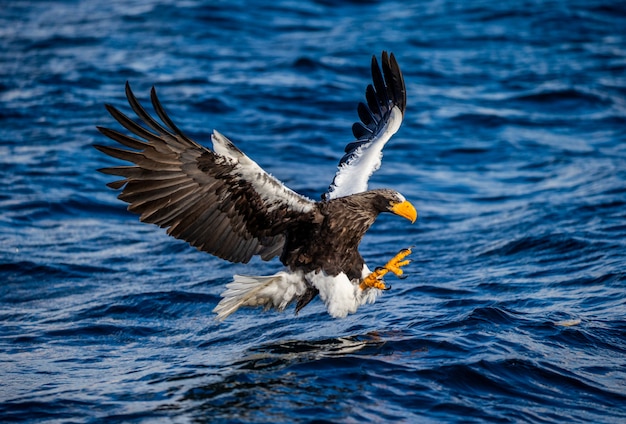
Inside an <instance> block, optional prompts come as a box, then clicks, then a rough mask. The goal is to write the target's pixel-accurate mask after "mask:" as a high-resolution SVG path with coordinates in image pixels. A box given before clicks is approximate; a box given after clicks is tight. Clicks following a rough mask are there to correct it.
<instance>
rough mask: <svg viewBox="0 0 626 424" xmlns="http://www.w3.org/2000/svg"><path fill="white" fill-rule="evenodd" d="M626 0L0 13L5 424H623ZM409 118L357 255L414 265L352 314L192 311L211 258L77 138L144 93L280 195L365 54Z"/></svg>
mask: <svg viewBox="0 0 626 424" xmlns="http://www.w3.org/2000/svg"><path fill="white" fill-rule="evenodd" d="M624 28H626V7H625V6H624V3H623V2H621V1H576V0H572V1H543V2H539V1H509V0H504V1H498V2H489V1H475V2H455V1H420V2H412V3H411V2H401V1H398V2H395V1H390V2H378V1H368V2H331V1H322V0H320V1H288V0H278V1H275V2H260V1H259V2H255V1H233V2H217V1H216V2H212V1H211V2H209V1H206V2H199V1H181V2H176V3H174V2H159V1H118V0H112V1H108V2H96V1H49V2H30V1H13V2H9V3H8V4H5V5H4V6H3V7H2V8H1V10H0V120H1V122H2V125H0V178H1V181H2V182H1V186H0V187H1V191H0V211H1V213H0V280H1V286H0V416H1V417H2V418H1V421H3V422H16V421H31V422H37V423H45V422H72V423H79V422H97V421H106V422H146V423H147V422H155V421H159V420H160V421H162V422H306V421H314V420H316V422H362V421H370V422H390V421H403V422H482V421H488V422H537V423H544V422H581V423H583V422H584V423H587V422H614V423H617V422H624V420H626V406H625V405H626V291H625V288H626V31H625V30H624ZM383 49H385V50H390V51H393V52H394V53H395V54H396V56H397V58H398V60H399V62H400V65H401V67H402V69H403V71H404V74H405V79H406V83H407V91H408V108H407V114H406V119H405V122H404V124H403V126H402V128H401V130H400V132H399V133H398V134H397V135H396V137H395V138H394V139H393V140H392V142H391V143H389V145H388V146H387V148H386V150H385V158H384V161H383V166H382V168H381V169H380V170H379V171H378V173H376V174H375V175H374V177H373V179H372V184H371V185H372V186H374V187H382V186H388V187H394V188H396V189H398V190H400V191H401V192H402V193H403V194H405V196H406V197H407V198H408V199H410V200H411V201H412V202H413V203H414V204H415V205H416V206H417V208H418V210H419V211H420V218H419V220H418V222H417V223H416V224H415V225H413V226H410V225H409V224H408V223H407V222H406V221H404V220H401V219H398V218H397V217H393V216H381V217H380V219H379V220H378V221H377V223H376V224H375V225H374V227H372V229H371V231H370V232H369V233H368V235H367V236H366V238H365V240H364V242H363V244H362V246H361V250H362V253H363V255H364V256H365V257H366V259H367V260H368V262H369V264H370V267H375V266H377V265H382V264H383V263H384V262H385V261H386V260H387V259H389V257H390V256H391V255H392V254H394V253H395V252H396V251H398V250H399V249H400V248H403V247H407V246H410V245H414V246H415V249H414V253H413V255H412V256H413V263H412V264H411V265H410V266H409V267H408V269H407V272H408V278H407V279H406V280H402V281H399V280H396V279H392V278H389V279H388V282H389V283H391V284H392V286H393V289H392V290H390V291H389V292H387V293H385V295H384V296H383V298H382V299H381V300H380V301H378V302H377V303H375V304H373V305H367V306H364V307H362V308H361V309H360V310H359V311H358V313H356V314H355V315H351V316H349V317H347V318H346V319H339V320H336V319H332V318H330V317H329V316H328V314H327V313H326V312H325V308H324V307H323V305H322V304H321V302H320V301H319V300H316V301H314V302H313V303H312V304H311V305H309V306H307V307H306V308H305V309H303V310H302V312H301V313H300V314H299V315H298V316H294V314H293V309H290V310H288V311H286V312H284V313H282V314H278V313H273V312H270V313H261V312H260V311H258V310H243V311H240V312H238V313H236V314H235V315H233V316H232V317H230V318H229V319H228V320H227V321H225V322H224V323H218V322H216V321H215V320H214V319H213V314H212V312H211V310H212V309H213V307H214V306H215V305H216V304H217V302H218V301H219V299H220V298H219V294H220V293H221V291H222V290H223V288H224V285H225V284H226V283H227V282H228V281H229V280H230V278H231V276H232V274H234V273H244V274H257V275H262V274H268V273H273V272H275V271H277V270H278V269H279V268H280V264H279V263H278V262H270V263H264V262H261V261H253V262H252V263H251V264H248V265H247V266H244V265H232V264H228V263H226V262H223V261H221V260H219V259H217V258H214V257H211V256H209V255H207V254H204V253H201V252H198V251H196V250H194V249H192V248H190V247H188V246H187V245H186V244H185V243H183V242H180V241H177V240H175V239H171V238H169V237H167V236H166V235H165V234H164V231H163V230H160V229H158V228H157V227H155V226H150V225H146V224H142V223H139V222H138V220H137V217H135V216H133V215H132V214H130V213H128V212H126V210H125V205H124V204H123V203H122V202H120V201H118V200H117V199H116V193H115V192H113V191H111V190H109V189H107V188H106V187H105V183H106V182H108V181H110V180H111V178H110V177H107V176H105V175H102V174H98V173H97V172H96V171H95V170H96V169H97V168H101V167H103V166H109V165H111V164H113V163H114V161H113V160H112V159H110V158H108V157H105V156H104V155H102V154H100V153H99V152H97V151H96V150H95V149H93V148H92V144H94V143H102V142H106V140H104V139H103V137H102V136H100V135H99V134H98V133H97V131H96V130H95V126H96V125H107V126H114V123H113V121H112V119H111V118H110V117H109V116H108V115H107V113H106V111H105V109H104V107H103V104H104V103H111V104H113V105H115V106H118V107H120V108H122V110H124V111H128V110H129V109H128V107H127V106H126V105H125V99H124V83H125V81H127V80H128V81H130V82H131V84H132V85H133V88H134V90H135V91H136V93H137V95H138V96H139V97H140V99H142V100H143V101H144V102H146V101H147V99H148V95H149V89H150V87H151V86H152V85H155V86H156V87H157V89H158V92H159V94H160V97H161V100H162V102H163V103H164V104H165V106H166V108H167V109H168V111H169V112H170V114H171V115H172V116H173V118H174V120H175V121H176V122H177V123H178V124H179V126H180V127H181V128H183V129H185V130H186V131H187V132H188V133H189V134H190V135H191V136H193V137H194V138H195V139H197V140H199V141H204V142H208V140H209V135H210V132H211V131H212V129H213V128H216V129H218V130H219V131H221V132H222V133H224V134H226V135H227V136H229V137H230V138H232V139H233V140H234V141H235V142H237V144H238V145H239V147H240V148H242V149H243V150H244V151H245V152H247V153H248V154H249V155H250V156H251V157H252V158H253V159H255V160H256V161H257V162H258V163H259V164H261V165H262V166H263V167H264V168H265V169H266V170H268V171H269V172H271V173H272V174H274V175H276V176H277V177H278V178H280V179H281V180H282V181H284V182H285V183H286V184H287V185H289V186H290V187H292V188H293V189H295V190H297V191H299V192H301V193H303V194H306V195H308V196H311V197H313V198H319V195H320V194H321V193H322V192H324V191H325V190H326V188H327V186H328V184H329V182H330V181H331V179H332V177H333V175H334V172H335V167H336V164H337V161H338V159H339V158H340V157H341V154H342V150H343V147H344V145H345V144H346V143H347V142H349V141H351V132H350V125H351V124H352V122H353V121H354V120H355V119H356V118H357V114H356V104H357V102H358V101H361V100H362V98H363V94H364V88H365V85H366V84H367V83H368V82H369V60H370V57H371V55H372V54H377V55H378V54H380V52H381V51H382V50H383Z"/></svg>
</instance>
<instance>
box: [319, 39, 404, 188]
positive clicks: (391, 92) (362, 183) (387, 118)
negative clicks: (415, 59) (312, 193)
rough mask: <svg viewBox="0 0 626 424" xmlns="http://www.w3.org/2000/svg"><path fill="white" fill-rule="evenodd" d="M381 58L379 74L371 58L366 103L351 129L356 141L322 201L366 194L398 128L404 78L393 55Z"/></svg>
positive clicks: (345, 156)
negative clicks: (387, 145) (388, 142)
mask: <svg viewBox="0 0 626 424" xmlns="http://www.w3.org/2000/svg"><path fill="white" fill-rule="evenodd" d="M381 59H382V60H381V62H382V72H381V68H380V67H379V65H378V61H377V60H376V56H373V57H372V82H373V85H372V84H370V85H368V86H367V89H366V90H365V98H366V100H367V104H365V103H359V106H358V109H357V110H358V113H359V119H360V122H356V123H354V125H353V126H352V133H353V134H354V137H355V138H356V141H354V142H352V143H350V144H348V145H347V146H346V149H345V152H346V154H345V155H344V157H343V158H341V160H340V161H339V166H338V170H337V173H336V174H335V178H334V179H333V182H332V183H331V184H330V187H328V192H327V193H325V194H324V195H322V198H323V199H324V200H330V199H335V198H337V197H343V196H348V195H350V194H354V193H360V192H363V191H366V190H367V183H368V181H369V178H370V176H371V175H372V174H373V173H374V172H375V171H376V170H377V169H378V168H380V164H381V160H382V157H383V147H384V146H385V144H386V143H387V141H389V139H390V138H391V136H393V135H394V134H395V133H396V132H397V131H398V129H399V128H400V124H401V123H402V118H403V117H404V110H405V108H406V88H405V86H404V78H403V77H402V72H401V71H400V67H399V66H398V62H397V61H396V58H395V56H394V55H393V53H391V54H390V55H387V52H385V51H384V52H383V53H382V58H381Z"/></svg>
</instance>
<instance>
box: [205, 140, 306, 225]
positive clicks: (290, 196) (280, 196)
mask: <svg viewBox="0 0 626 424" xmlns="http://www.w3.org/2000/svg"><path fill="white" fill-rule="evenodd" d="M211 141H213V151H214V152H215V153H217V154H218V155H220V156H223V157H226V158H228V159H230V160H231V161H233V162H234V163H237V164H238V165H239V166H238V167H237V168H236V169H237V173H238V174H239V175H240V176H241V177H242V178H243V179H245V180H246V181H248V182H250V183H251V184H252V187H254V190H255V191H256V192H257V193H258V194H259V196H261V199H263V202H264V203H265V204H266V205H267V208H268V210H269V211H270V212H272V211H274V210H276V209H278V208H283V207H285V205H286V204H287V205H289V207H290V208H291V209H292V210H294V211H296V212H302V213H307V212H310V211H311V210H313V206H314V202H313V201H312V200H311V199H309V198H307V197H305V196H302V195H300V194H298V193H296V192H295V191H293V190H291V189H290V188H288V187H287V186H285V185H284V184H283V183H282V182H281V181H280V180H278V179H277V178H275V177H273V176H272V175H270V174H268V173H267V172H265V170H263V168H261V167H260V166H259V165H258V164H257V163H256V162H255V161H253V160H252V159H250V158H249V157H248V156H246V154H244V153H243V152H242V151H241V150H239V149H238V148H237V147H236V146H235V145H234V144H233V143H232V142H231V141H230V140H229V139H228V138H226V137H225V136H223V135H222V134H220V133H219V132H217V131H213V134H211Z"/></svg>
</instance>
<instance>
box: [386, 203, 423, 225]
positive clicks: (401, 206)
mask: <svg viewBox="0 0 626 424" xmlns="http://www.w3.org/2000/svg"><path fill="white" fill-rule="evenodd" d="M391 212H393V213H395V214H396V215H398V216H401V217H403V218H406V219H408V220H409V221H411V224H412V223H414V222H415V220H416V219H417V211H416V210H415V207H414V206H413V205H412V204H411V203H410V202H409V201H408V200H405V201H404V202H400V203H396V204H395V205H393V206H392V207H391Z"/></svg>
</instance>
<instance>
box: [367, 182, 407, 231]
mask: <svg viewBox="0 0 626 424" xmlns="http://www.w3.org/2000/svg"><path fill="white" fill-rule="evenodd" d="M372 192H373V193H375V200H374V202H375V204H376V207H377V209H378V210H379V211H380V212H391V213H393V214H395V215H398V216H401V217H403V218H406V219H408V220H409V221H411V223H414V222H415V220H416V219H417V210H415V206H413V205H412V204H411V202H409V201H408V200H406V199H405V197H404V196H403V195H402V194H400V193H398V192H397V191H395V190H389V189H381V190H372Z"/></svg>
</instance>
